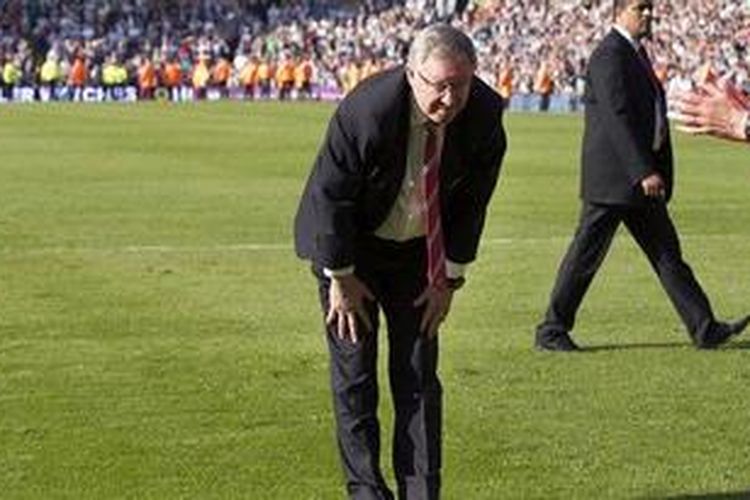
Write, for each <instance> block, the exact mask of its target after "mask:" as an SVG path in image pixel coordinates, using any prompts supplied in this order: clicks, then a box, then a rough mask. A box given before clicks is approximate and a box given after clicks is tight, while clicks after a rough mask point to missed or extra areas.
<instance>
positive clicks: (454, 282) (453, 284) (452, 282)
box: [445, 276, 466, 292]
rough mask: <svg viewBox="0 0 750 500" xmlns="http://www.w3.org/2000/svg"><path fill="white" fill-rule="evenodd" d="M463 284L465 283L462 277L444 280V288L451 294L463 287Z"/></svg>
mask: <svg viewBox="0 0 750 500" xmlns="http://www.w3.org/2000/svg"><path fill="white" fill-rule="evenodd" d="M464 283H466V278H464V277H463V276H459V277H458V278H446V280H445V286H446V287H447V288H448V290H451V291H453V292H455V291H456V290H458V289H459V288H461V287H462V286H464Z"/></svg>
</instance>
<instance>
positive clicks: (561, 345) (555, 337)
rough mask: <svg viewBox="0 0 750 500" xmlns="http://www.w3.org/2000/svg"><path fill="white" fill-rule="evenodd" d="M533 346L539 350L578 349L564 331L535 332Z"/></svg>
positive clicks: (569, 350) (567, 350)
mask: <svg viewBox="0 0 750 500" xmlns="http://www.w3.org/2000/svg"><path fill="white" fill-rule="evenodd" d="M534 345H535V347H536V348H537V349H538V350H540V351H564V352H571V351H580V350H581V348H580V347H578V346H577V345H576V344H575V342H573V339H571V338H570V335H568V334H567V333H566V332H555V333H549V332H547V333H543V334H537V336H536V342H535V343H534Z"/></svg>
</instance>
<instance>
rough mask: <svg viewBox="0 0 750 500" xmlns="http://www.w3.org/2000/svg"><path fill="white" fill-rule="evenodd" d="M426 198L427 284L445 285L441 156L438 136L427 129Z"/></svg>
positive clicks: (433, 131) (425, 153) (425, 148)
mask: <svg viewBox="0 0 750 500" xmlns="http://www.w3.org/2000/svg"><path fill="white" fill-rule="evenodd" d="M424 165H425V166H424V174H423V178H424V197H425V213H426V216H427V217H426V219H427V282H428V283H429V284H430V285H436V286H442V285H444V284H445V247H444V245H443V226H442V223H441V221H440V155H439V154H438V150H437V134H436V132H435V130H434V129H433V128H432V127H427V133H426V135H425V146H424Z"/></svg>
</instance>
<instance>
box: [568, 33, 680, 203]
mask: <svg viewBox="0 0 750 500" xmlns="http://www.w3.org/2000/svg"><path fill="white" fill-rule="evenodd" d="M656 92H659V93H660V95H661V103H662V104H663V103H664V102H665V100H664V91H663V89H662V88H661V86H659V87H658V89H656V88H655V87H654V84H653V83H652V80H651V79H650V78H649V74H648V72H647V70H646V66H645V65H644V64H643V61H642V60H641V59H640V56H639V55H638V53H637V52H636V51H635V49H634V48H633V46H632V45H631V44H630V42H629V41H628V40H627V39H626V38H625V37H623V36H622V35H621V34H620V33H618V32H617V31H616V30H614V29H613V30H612V31H611V32H610V33H609V34H608V35H607V36H606V37H605V38H604V40H602V42H601V43H600V44H599V46H598V47H597V48H596V49H595V50H594V52H593V54H592V55H591V58H590V60H589V64H588V69H587V74H586V89H585V94H584V100H585V105H586V111H585V117H586V119H585V130H584V137H583V152H582V155H581V163H582V169H581V197H582V198H583V200H584V201H587V202H592V203H601V204H618V205H640V204H643V203H645V202H646V201H647V198H646V197H645V196H644V195H643V191H642V189H641V186H640V181H641V180H642V179H643V178H644V177H647V176H648V175H649V174H652V173H654V172H658V173H660V174H661V176H662V177H663V179H664V181H665V184H666V191H667V192H666V195H667V197H666V198H667V200H669V198H670V197H671V195H672V185H673V170H672V145H671V142H670V137H669V127H668V123H667V121H666V120H667V119H666V109H665V108H664V107H663V106H662V111H661V112H662V115H663V116H664V121H665V134H666V136H665V138H664V141H663V142H662V145H661V147H660V148H659V150H658V151H654V150H653V140H654V127H655V123H656V113H655V109H654V100H655V98H656V96H657V95H656Z"/></svg>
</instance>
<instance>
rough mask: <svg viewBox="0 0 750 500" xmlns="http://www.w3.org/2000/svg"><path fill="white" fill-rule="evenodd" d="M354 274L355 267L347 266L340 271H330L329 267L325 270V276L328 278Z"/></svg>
mask: <svg viewBox="0 0 750 500" xmlns="http://www.w3.org/2000/svg"><path fill="white" fill-rule="evenodd" d="M353 273H354V266H346V267H342V268H340V269H328V268H327V267H324V268H323V274H324V275H325V276H326V278H338V277H339V276H347V275H349V274H353Z"/></svg>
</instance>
